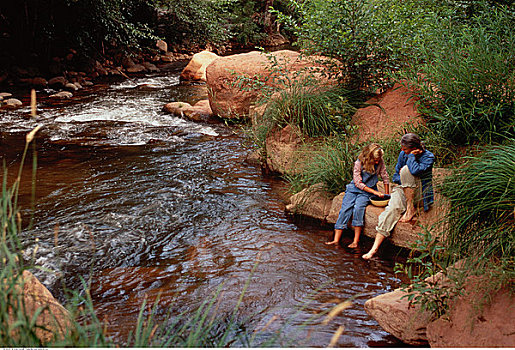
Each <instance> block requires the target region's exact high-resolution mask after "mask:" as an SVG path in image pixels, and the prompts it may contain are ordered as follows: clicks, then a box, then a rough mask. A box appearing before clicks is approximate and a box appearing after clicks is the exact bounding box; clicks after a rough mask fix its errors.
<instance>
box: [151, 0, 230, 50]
mask: <svg viewBox="0 0 515 350" xmlns="http://www.w3.org/2000/svg"><path fill="white" fill-rule="evenodd" d="M156 2H157V5H158V6H159V8H160V9H161V10H164V11H165V15H164V16H162V18H163V25H164V30H163V33H164V36H165V38H166V40H167V42H169V43H173V44H189V45H205V44H206V43H213V44H220V43H223V42H225V41H227V40H228V39H229V38H230V37H231V32H230V26H229V24H228V23H227V22H228V20H229V13H228V12H227V9H226V8H225V6H224V4H223V2H222V3H220V4H219V3H218V2H213V1H205V0H188V1H186V0H177V1H170V0H157V1H156ZM229 3H230V2H229Z"/></svg>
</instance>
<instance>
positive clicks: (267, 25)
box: [263, 0, 274, 35]
mask: <svg viewBox="0 0 515 350" xmlns="http://www.w3.org/2000/svg"><path fill="white" fill-rule="evenodd" d="M273 5H274V0H265V15H264V20H263V26H264V29H265V33H267V34H269V35H270V34H273V32H274V29H273V27H272V14H271V13H270V12H269V11H270V7H272V6H273Z"/></svg>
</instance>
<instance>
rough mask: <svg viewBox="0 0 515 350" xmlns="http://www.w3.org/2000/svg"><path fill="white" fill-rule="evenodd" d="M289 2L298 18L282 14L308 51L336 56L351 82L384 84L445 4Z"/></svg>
mask: <svg viewBox="0 0 515 350" xmlns="http://www.w3.org/2000/svg"><path fill="white" fill-rule="evenodd" d="M290 3H291V4H292V6H293V7H294V8H295V9H296V11H297V14H298V17H299V18H298V19H294V18H293V16H289V17H288V16H282V17H281V19H282V21H283V22H284V23H285V24H286V25H288V26H290V27H293V28H294V29H295V33H296V35H297V36H298V45H299V46H300V47H301V48H302V49H304V50H306V51H307V52H308V53H316V54H322V55H325V56H329V57H332V58H337V59H338V60H340V61H341V62H342V63H343V65H342V66H341V67H339V69H340V70H341V79H342V81H343V82H344V83H345V85H346V86H349V87H351V88H362V87H367V88H370V89H374V88H376V87H381V86H384V85H388V84H389V82H388V81H385V77H386V76H387V74H388V73H389V72H390V71H391V70H397V69H399V68H400V67H402V66H403V65H404V64H406V63H407V62H408V61H409V60H410V59H412V58H413V57H414V56H416V50H413V49H414V47H416V46H417V45H418V42H419V41H420V40H422V39H423V36H424V33H425V32H427V31H428V30H431V28H432V27H433V25H434V23H433V22H432V21H430V18H431V14H433V13H435V12H438V11H442V10H443V9H445V8H446V7H445V6H444V5H442V4H438V5H437V4H436V3H435V2H434V1H430V0H427V1H426V0H409V1H402V2H401V1H398V2H392V1H386V0H368V1H359V0H343V1H341V0H330V1H326V0H313V1H297V0H291V1H290Z"/></svg>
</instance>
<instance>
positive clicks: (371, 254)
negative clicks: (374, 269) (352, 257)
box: [362, 251, 376, 260]
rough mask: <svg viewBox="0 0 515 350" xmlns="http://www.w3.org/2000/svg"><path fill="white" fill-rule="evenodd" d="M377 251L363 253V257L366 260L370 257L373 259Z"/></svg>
mask: <svg viewBox="0 0 515 350" xmlns="http://www.w3.org/2000/svg"><path fill="white" fill-rule="evenodd" d="M375 253H376V252H373V251H369V252H368V253H366V254H363V256H362V258H363V259H365V260H370V259H372V257H373V256H374V254H375Z"/></svg>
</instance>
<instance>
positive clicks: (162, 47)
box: [156, 39, 168, 53]
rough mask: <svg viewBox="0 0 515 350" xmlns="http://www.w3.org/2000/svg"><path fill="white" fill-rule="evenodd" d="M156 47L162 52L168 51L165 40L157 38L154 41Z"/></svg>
mask: <svg viewBox="0 0 515 350" xmlns="http://www.w3.org/2000/svg"><path fill="white" fill-rule="evenodd" d="M156 47H157V48H158V49H159V51H161V52H163V53H166V52H168V44H167V43H166V41H163V40H161V39H159V40H158V41H157V42H156Z"/></svg>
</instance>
